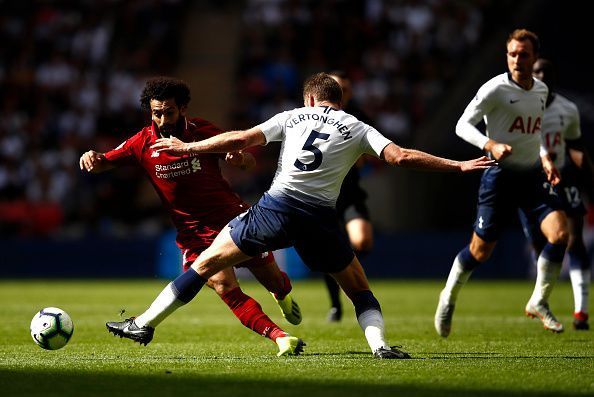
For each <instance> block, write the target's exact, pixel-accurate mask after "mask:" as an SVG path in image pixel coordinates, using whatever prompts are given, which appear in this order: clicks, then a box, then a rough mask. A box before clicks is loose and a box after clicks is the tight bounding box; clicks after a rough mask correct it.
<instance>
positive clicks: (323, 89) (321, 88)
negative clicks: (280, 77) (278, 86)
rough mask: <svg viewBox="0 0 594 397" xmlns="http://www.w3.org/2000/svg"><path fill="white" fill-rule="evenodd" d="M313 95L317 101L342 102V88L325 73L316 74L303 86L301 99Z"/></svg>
mask: <svg viewBox="0 0 594 397" xmlns="http://www.w3.org/2000/svg"><path fill="white" fill-rule="evenodd" d="M306 95H313V97H314V98H316V99H317V100H318V101H328V102H332V103H341V102H342V88H340V85H339V84H338V83H337V82H336V80H334V79H333V78H332V77H330V75H329V74H327V73H323V72H322V73H316V74H314V75H313V76H310V77H309V78H308V79H307V80H305V83H304V84H303V98H305V97H306Z"/></svg>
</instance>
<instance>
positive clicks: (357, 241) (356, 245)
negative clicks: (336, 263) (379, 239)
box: [351, 236, 373, 252]
mask: <svg viewBox="0 0 594 397" xmlns="http://www.w3.org/2000/svg"><path fill="white" fill-rule="evenodd" d="M351 246H352V247H353V250H355V251H356V252H369V251H371V248H373V239H371V238H368V237H365V236H358V237H356V238H351Z"/></svg>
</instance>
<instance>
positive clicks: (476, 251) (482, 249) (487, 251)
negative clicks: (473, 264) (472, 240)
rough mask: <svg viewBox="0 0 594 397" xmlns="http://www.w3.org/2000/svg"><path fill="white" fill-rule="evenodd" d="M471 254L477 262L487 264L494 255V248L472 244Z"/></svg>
mask: <svg viewBox="0 0 594 397" xmlns="http://www.w3.org/2000/svg"><path fill="white" fill-rule="evenodd" d="M470 253H471V254H472V257H473V258H474V259H476V261H477V262H481V263H482V262H485V261H487V260H488V259H489V258H490V257H491V254H492V253H493V247H491V246H490V245H488V244H471V245H470Z"/></svg>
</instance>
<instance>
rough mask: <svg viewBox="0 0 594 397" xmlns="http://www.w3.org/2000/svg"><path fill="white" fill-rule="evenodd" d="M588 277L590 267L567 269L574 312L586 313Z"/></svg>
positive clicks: (588, 289)
mask: <svg viewBox="0 0 594 397" xmlns="http://www.w3.org/2000/svg"><path fill="white" fill-rule="evenodd" d="M590 277H591V274H590V269H570V270H569V278H570V279H571V287H572V289H573V302H574V308H575V309H574V313H580V312H581V313H586V314H587V313H588V298H589V295H590V293H589V292H590Z"/></svg>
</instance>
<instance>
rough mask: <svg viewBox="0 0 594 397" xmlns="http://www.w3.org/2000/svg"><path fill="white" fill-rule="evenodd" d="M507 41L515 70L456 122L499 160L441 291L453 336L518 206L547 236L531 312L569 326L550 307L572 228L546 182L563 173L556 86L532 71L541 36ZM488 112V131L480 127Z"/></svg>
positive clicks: (441, 326) (443, 326)
mask: <svg viewBox="0 0 594 397" xmlns="http://www.w3.org/2000/svg"><path fill="white" fill-rule="evenodd" d="M506 46H507V65H508V69H509V72H508V73H503V74H500V75H498V76H496V77H494V78H492V79H491V80H489V81H488V82H486V83H485V84H484V85H483V86H482V87H481V88H480V89H479V90H478V93H477V94H476V96H475V97H474V99H473V100H472V101H471V102H470V103H469V104H468V106H467V107H466V110H465V111H464V113H463V114H462V116H461V117H460V119H459V120H458V124H457V125H456V134H457V135H458V136H460V137H461V138H462V139H464V140H466V141H467V142H469V143H471V144H473V145H475V146H477V147H478V148H480V149H483V150H485V151H486V152H488V153H489V154H490V156H491V157H492V158H494V159H495V160H497V161H498V165H497V166H495V167H491V168H490V169H488V170H486V171H485V172H484V173H483V176H482V178H481V184H480V189H479V195H478V205H477V216H476V221H475V224H474V233H473V235H472V239H471V241H470V244H469V245H468V246H466V247H464V248H463V249H462V250H461V251H460V253H459V254H458V255H457V256H456V258H455V259H454V264H453V265H452V269H451V271H450V274H449V276H448V279H447V282H446V285H445V288H444V289H443V290H442V291H441V293H440V296H439V302H438V305H437V310H436V313H435V320H434V324H435V329H436V331H437V333H438V334H439V335H441V336H443V337H447V336H448V335H449V334H450V331H451V325H452V316H453V313H454V308H455V304H456V299H457V296H458V293H459V291H460V290H461V288H462V286H463V285H464V284H465V283H466V281H467V280H468V278H469V277H470V275H471V273H472V271H473V270H474V269H475V268H476V267H477V266H478V265H479V264H480V263H482V262H485V261H486V260H487V259H489V257H490V256H491V254H492V252H493V249H494V248H495V244H496V242H497V239H498V237H499V234H500V232H501V228H502V226H504V223H505V221H506V220H507V219H509V217H510V216H513V215H514V214H515V212H516V211H517V210H519V211H521V212H523V213H524V215H525V216H526V218H527V219H529V220H530V222H532V223H534V224H537V225H539V226H540V229H541V231H542V233H543V235H544V236H545V238H546V240H547V242H546V244H545V246H544V247H543V249H542V251H541V253H540V255H539V257H538V262H537V268H538V270H537V271H538V274H537V279H536V284H535V287H534V292H533V293H532V296H531V298H530V299H529V301H528V304H527V305H526V309H525V312H526V315H528V316H530V317H538V318H540V319H541V320H542V322H543V325H544V327H545V329H549V330H551V331H553V332H561V331H563V325H562V324H561V323H559V321H557V319H556V318H555V316H554V315H553V314H552V313H551V311H550V309H549V305H548V299H549V296H550V294H551V291H552V289H553V286H554V285H555V282H556V280H557V278H558V276H559V272H560V270H561V262H562V260H563V254H564V252H565V248H566V246H567V240H568V235H569V233H568V230H567V220H566V216H565V213H564V212H563V211H560V210H559V209H560V203H559V202H558V200H557V199H556V195H555V194H554V192H553V191H552V189H549V188H547V186H545V185H547V184H548V186H551V185H556V184H557V183H558V182H559V172H558V171H557V169H556V168H555V166H554V164H553V162H552V161H551V158H550V157H549V155H548V153H547V151H546V148H544V147H543V146H541V124H542V118H543V112H544V108H545V102H546V99H547V94H548V88H547V86H546V85H545V84H544V83H543V82H541V81H539V80H537V79H535V78H533V76H532V67H533V64H534V62H535V61H536V59H537V54H538V50H539V42H538V37H537V36H536V35H535V34H534V33H532V32H530V31H528V30H525V29H517V30H515V31H513V32H512V33H511V34H510V35H509V37H508V40H507V44H506ZM483 118H484V121H485V124H486V130H487V131H486V135H483V134H482V133H481V132H480V131H479V130H478V129H477V128H476V127H475V125H476V124H478V123H479V122H480V121H481V119H483ZM543 169H544V174H543V172H542V171H543Z"/></svg>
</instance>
